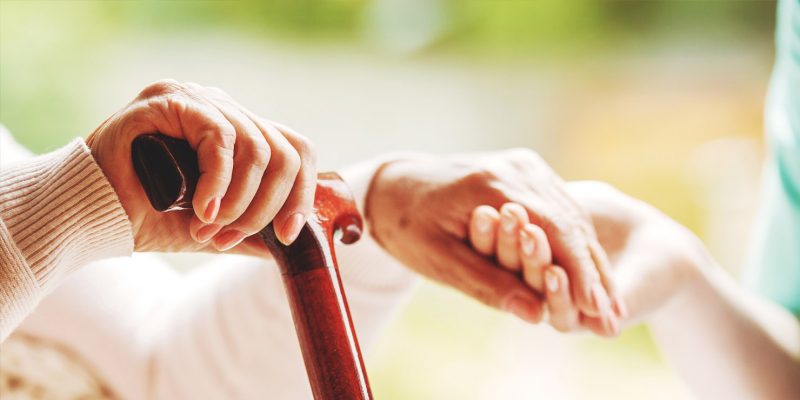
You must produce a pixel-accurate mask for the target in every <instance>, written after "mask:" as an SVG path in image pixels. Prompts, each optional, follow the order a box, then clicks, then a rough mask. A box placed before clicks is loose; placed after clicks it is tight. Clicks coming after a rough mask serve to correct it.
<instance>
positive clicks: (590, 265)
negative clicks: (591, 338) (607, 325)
mask: <svg viewBox="0 0 800 400" xmlns="http://www.w3.org/2000/svg"><path fill="white" fill-rule="evenodd" d="M532 217H534V223H536V225H539V226H541V227H542V228H543V229H544V231H545V233H546V234H547V238H548V239H549V241H550V246H551V248H552V251H553V256H554V259H555V261H556V262H558V263H559V264H560V265H562V266H563V268H564V269H565V270H566V271H567V275H568V276H569V279H570V283H571V288H572V294H573V299H574V301H575V304H577V305H578V308H579V309H580V310H581V311H582V312H583V313H585V314H587V315H591V316H598V315H599V313H600V310H599V308H598V307H597V304H596V303H595V301H594V297H593V295H592V290H593V288H594V286H595V284H598V285H600V284H601V283H600V274H599V273H598V270H597V267H596V265H595V263H594V260H593V258H592V255H591V253H590V252H589V243H588V240H587V237H586V233H585V232H584V230H582V229H580V228H579V226H580V225H581V222H580V221H573V220H571V219H567V218H565V217H563V216H560V215H555V214H550V213H536V212H534V213H533V214H532ZM602 295H604V296H606V297H607V295H606V294H605V293H603V294H602Z"/></svg>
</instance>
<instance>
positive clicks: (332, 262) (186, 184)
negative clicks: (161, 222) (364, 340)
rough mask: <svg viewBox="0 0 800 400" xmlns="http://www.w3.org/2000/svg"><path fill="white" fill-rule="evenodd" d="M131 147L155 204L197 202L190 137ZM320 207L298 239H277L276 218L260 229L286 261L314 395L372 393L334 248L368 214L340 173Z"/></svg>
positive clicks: (324, 190)
mask: <svg viewBox="0 0 800 400" xmlns="http://www.w3.org/2000/svg"><path fill="white" fill-rule="evenodd" d="M131 152H132V157H133V166H134V169H135V170H136V174H137V175H138V177H139V180H140V181H141V183H142V186H143V187H144V190H145V192H146V193H147V197H148V199H149V200H150V203H151V204H152V205H153V208H155V209H156V210H157V211H172V210H185V209H190V208H191V207H192V195H193V194H194V187H195V184H196V183H197V178H198V176H199V172H198V168H197V156H196V154H195V153H194V151H193V150H192V149H191V148H190V147H189V145H188V143H187V142H185V141H182V140H178V139H174V138H171V137H168V136H165V135H161V134H150V135H142V136H139V137H137V138H136V139H135V140H134V141H133V143H132V149H131ZM314 206H315V217H314V218H310V219H309V221H308V222H307V223H306V224H305V226H303V229H302V230H301V232H300V235H299V236H298V237H297V239H296V240H295V241H294V243H292V244H291V245H289V246H285V245H283V244H282V243H281V242H279V241H278V240H277V238H276V237H275V230H274V229H273V226H272V224H271V223H270V224H269V225H267V226H266V227H265V228H264V229H263V230H261V232H259V233H258V235H259V236H260V238H261V239H262V240H263V241H264V243H265V244H266V246H267V247H268V248H269V250H270V252H271V253H272V255H273V256H274V257H275V260H276V261H277V262H278V265H279V266H280V270H281V275H282V276H283V283H284V287H285V289H286V296H287V297H288V300H289V306H290V308H291V310H292V318H293V320H294V326H295V330H296V332H297V338H298V340H299V342H300V349H301V351H302V353H303V360H304V362H305V366H306V372H307V373H308V380H309V383H310V384H311V391H312V392H313V394H314V398H315V399H317V400H343V399H372V393H371V392H370V388H369V382H368V381H367V374H366V370H365V368H364V362H363V360H362V358H361V351H360V350H359V347H358V340H357V338H356V333H355V329H354V328H353V321H352V319H351V318H350V310H349V309H348V307H347V299H346V298H345V292H344V287H343V286H342V282H341V279H340V277H339V269H338V266H337V264H336V254H335V253H334V247H333V243H334V236H335V235H336V236H337V237H340V240H341V241H342V242H343V243H345V244H350V243H353V242H355V241H357V240H358V239H359V238H360V237H361V230H362V220H361V215H359V213H358V210H357V209H356V206H355V202H354V201H353V197H352V194H351V193H350V191H349V188H348V187H347V185H346V184H345V183H344V181H342V179H341V178H340V177H339V176H338V175H337V174H335V173H323V174H320V175H319V176H318V181H317V190H316V194H315V197H314Z"/></svg>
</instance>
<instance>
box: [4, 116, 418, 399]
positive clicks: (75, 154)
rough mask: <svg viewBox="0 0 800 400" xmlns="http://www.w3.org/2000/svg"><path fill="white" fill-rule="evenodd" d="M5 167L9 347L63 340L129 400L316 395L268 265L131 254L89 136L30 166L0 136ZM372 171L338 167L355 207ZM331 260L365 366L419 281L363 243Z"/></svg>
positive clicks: (125, 229)
mask: <svg viewBox="0 0 800 400" xmlns="http://www.w3.org/2000/svg"><path fill="white" fill-rule="evenodd" d="M12 159H17V162H16V163H14V164H12V165H8V164H7V163H8V162H9V161H10V160H12ZM20 159H21V160H20ZM0 165H2V166H0V335H2V338H6V337H7V336H8V335H9V334H10V333H11V332H15V333H19V334H25V335H27V336H30V337H35V338H41V339H44V340H48V341H52V342H55V343H57V344H59V345H61V346H63V347H64V348H66V349H69V350H70V351H72V352H74V353H75V354H77V355H79V356H80V357H81V358H83V360H84V361H85V363H86V364H88V366H89V367H90V368H91V370H92V371H94V374H95V375H96V376H97V378H98V379H99V380H101V381H102V382H105V383H106V384H107V385H108V386H109V387H110V388H111V389H112V390H113V391H114V392H115V393H116V394H117V395H118V396H120V397H122V398H127V399H150V398H152V399H251V398H254V399H255V398H258V399H262V398H274V399H305V398H310V390H309V388H308V383H307V379H306V376H305V371H304V368H303V364H302V359H301V357H300V354H299V348H298V345H297V339H296V337H295V334H294V329H293V326H292V322H291V315H290V313H289V309H288V306H287V304H286V300H285V298H284V292H283V289H282V283H281V280H280V276H279V274H278V273H277V268H276V267H275V265H273V262H272V261H264V260H260V259H255V258H249V257H241V256H227V255H220V256H214V257H207V261H206V264H207V265H204V266H199V267H197V268H194V269H192V271H191V272H189V273H179V272H176V271H175V270H174V269H173V268H171V267H170V266H169V265H168V264H167V263H166V262H165V261H164V259H162V258H161V257H159V256H157V255H149V254H135V255H133V256H130V255H131V252H132V249H133V240H132V237H131V233H130V226H129V222H128V220H127V217H126V215H125V213H124V210H123V209H122V207H121V206H120V204H119V202H118V200H117V198H116V195H115V193H114V191H113V189H112V188H111V186H110V185H109V183H108V182H107V181H106V179H105V177H104V176H103V174H102V171H100V169H99V168H98V166H97V165H96V164H95V163H94V161H93V159H92V157H91V154H90V153H89V150H88V149H87V147H86V145H85V144H84V143H83V141H82V140H75V141H73V142H72V143H70V144H69V145H67V146H66V147H64V148H62V149H60V150H58V151H55V152H53V153H49V154H47V155H44V156H40V157H37V158H30V159H26V157H25V151H24V150H22V149H21V148H20V147H19V146H17V145H16V144H15V143H14V142H13V140H12V139H11V138H10V136H9V135H8V134H7V133H4V132H0ZM375 165H376V163H375V162H367V163H363V164H361V165H356V166H354V167H350V168H346V169H344V170H343V171H340V173H341V174H342V176H343V177H344V178H345V180H346V181H347V182H348V183H349V184H350V186H351V188H352V189H353V190H354V192H355V194H356V196H357V199H358V200H359V206H362V204H361V201H360V200H362V199H363V196H364V194H365V191H366V187H367V184H368V181H369V179H370V177H371V176H372V173H373V171H374V167H375ZM337 254H338V258H339V264H340V267H341V274H342V278H343V280H344V285H345V288H346V289H347V294H348V300H349V304H350V308H351V311H352V314H353V319H354V323H355V325H356V330H357V331H358V334H359V339H360V341H361V344H362V350H363V351H364V352H365V357H366V358H367V364H369V348H370V344H371V343H372V342H373V341H374V339H375V338H376V337H377V335H378V334H379V333H380V329H381V328H382V327H383V326H385V324H386V322H388V320H389V318H390V317H391V315H392V314H393V311H395V310H396V309H397V308H398V306H399V305H400V304H402V301H403V299H404V298H406V297H407V294H408V293H409V291H410V289H411V287H412V286H413V282H414V277H413V275H412V274H411V273H410V272H409V271H408V270H406V269H405V268H403V267H402V266H400V265H399V264H398V263H397V262H395V261H394V260H393V259H392V258H391V257H390V256H389V255H387V254H386V253H385V252H383V251H382V249H380V248H379V247H378V246H377V245H376V244H375V243H374V241H372V240H371V239H370V237H369V236H368V235H365V238H363V239H362V240H361V241H360V242H359V243H357V244H355V245H352V246H341V247H337ZM116 256H121V257H122V258H111V257H116ZM37 304H38V307H37ZM23 319H24V321H23ZM0 368H2V366H0Z"/></svg>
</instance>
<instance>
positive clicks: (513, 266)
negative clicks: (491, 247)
mask: <svg viewBox="0 0 800 400" xmlns="http://www.w3.org/2000/svg"><path fill="white" fill-rule="evenodd" d="M527 223H528V212H527V211H525V208H524V207H522V206H521V205H519V204H517V203H506V204H503V206H502V207H500V231H499V232H498V233H497V249H496V255H497V262H498V263H499V264H500V265H502V266H503V267H505V268H507V269H509V270H512V271H519V270H520V268H521V265H522V263H521V258H520V254H519V253H520V252H519V249H520V240H519V239H520V235H519V229H520V227H521V226H522V225H524V224H527Z"/></svg>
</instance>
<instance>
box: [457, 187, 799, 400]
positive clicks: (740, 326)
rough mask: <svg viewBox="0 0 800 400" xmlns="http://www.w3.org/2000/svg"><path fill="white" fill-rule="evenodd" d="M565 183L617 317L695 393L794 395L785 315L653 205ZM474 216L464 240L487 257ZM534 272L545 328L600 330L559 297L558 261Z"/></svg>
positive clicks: (794, 346)
mask: <svg viewBox="0 0 800 400" xmlns="http://www.w3.org/2000/svg"><path fill="white" fill-rule="evenodd" d="M567 189H568V191H569V193H570V194H571V195H572V196H573V198H575V199H576V200H577V201H578V202H580V203H581V204H583V205H584V207H585V209H586V211H587V212H588V213H589V215H591V218H592V222H593V224H594V225H595V228H596V230H597V233H598V238H599V240H600V243H601V245H602V246H603V247H604V248H605V249H606V250H607V251H608V254H609V256H610V258H611V261H612V266H613V268H614V272H615V276H616V277H617V278H619V286H618V287H619V290H620V293H621V295H622V296H623V298H624V300H625V304H626V305H627V306H628V308H629V309H628V311H629V312H628V315H627V318H626V319H624V320H623V323H624V324H632V323H635V322H637V321H645V322H647V323H648V324H649V327H650V329H651V331H652V333H653V335H654V338H655V339H656V342H657V343H658V345H659V347H660V348H661V350H662V353H663V354H664V355H665V356H666V357H667V358H668V359H669V360H670V362H671V365H673V366H674V367H675V368H676V370H677V371H678V372H679V373H680V374H681V375H682V376H683V377H684V379H685V380H686V381H687V382H688V383H689V385H690V386H691V387H692V389H693V390H694V391H695V393H696V394H697V395H699V397H700V398H708V399H718V398H726V399H793V398H796V395H797V393H800V323H799V322H798V319H797V318H796V317H795V316H794V315H792V314H791V313H789V312H788V311H787V310H786V309H784V308H782V307H780V306H778V305H776V304H774V303H772V302H770V301H768V300H766V299H763V298H760V297H758V296H756V295H754V294H752V293H750V292H748V291H747V290H745V289H744V288H742V287H741V286H739V285H738V284H737V283H736V282H735V281H734V280H733V279H731V277H730V276H729V275H728V274H727V273H725V272H724V271H723V270H722V269H721V268H720V267H719V266H718V265H717V264H716V263H715V262H714V260H713V259H712V258H711V257H710V255H709V254H708V253H707V251H706V250H705V248H704V247H703V245H702V243H701V242H700V240H699V239H698V238H697V237H696V236H694V235H693V234H692V233H691V232H689V231H688V230H687V229H686V228H684V227H683V226H681V225H679V224H677V223H676V222H674V221H672V220H671V219H669V218H668V217H667V216H665V215H664V214H662V213H660V212H659V211H658V210H656V209H655V208H653V207H651V206H649V205H647V204H645V203H643V202H641V201H638V200H636V199H633V198H631V197H628V196H626V195H624V194H622V193H621V192H619V191H617V190H615V189H613V188H612V187H610V186H608V185H605V184H601V183H596V182H576V183H570V184H568V185H567ZM481 213H487V214H488V213H490V212H488V211H487V210H485V207H482V208H478V209H476V210H475V212H474V213H473V217H472V219H471V221H470V226H471V228H470V229H471V231H473V232H475V234H474V235H473V236H472V237H471V242H472V243H473V246H475V249H476V251H480V252H482V253H484V254H487V253H486V252H485V251H483V250H479V248H481V246H484V245H485V243H486V242H487V241H488V237H489V236H491V235H492V233H487V232H485V231H478V230H477V229H476V228H477V226H478V225H480V222H479V221H478V218H480V216H479V215H480V214H481ZM498 232H499V229H496V230H495V233H494V234H495V235H497V234H499V233H498ZM518 233H519V232H518ZM478 236H481V237H478ZM537 245H539V246H540V247H544V246H546V243H544V242H537ZM483 249H484V250H485V249H486V248H485V247H484V248H483ZM499 250H500V249H496V251H499ZM518 252H519V253H521V248H520V249H518ZM488 255H493V254H488ZM496 268H502V266H501V265H497V266H496ZM543 274H544V277H543V280H544V281H545V282H547V281H548V275H549V274H552V277H551V279H555V282H556V283H557V285H556V287H557V289H556V290H555V291H552V290H550V288H549V286H550V285H549V284H547V283H546V284H545V286H546V287H547V289H546V296H547V304H548V308H549V311H550V320H549V322H550V324H551V325H553V326H554V327H555V328H556V329H558V330H560V331H564V332H568V331H581V330H591V331H593V332H595V333H598V334H601V335H606V334H607V331H605V330H604V327H603V326H602V325H599V324H597V322H598V321H597V320H596V319H593V318H587V317H586V316H584V315H582V314H581V313H580V312H579V310H578V308H577V307H576V305H575V304H574V302H573V301H572V299H571V298H570V296H567V295H566V294H567V293H568V292H567V291H564V290H563V288H564V287H565V285H569V284H570V281H569V278H568V276H567V275H566V274H564V270H563V269H562V268H560V267H558V266H547V267H545V268H544V272H543ZM698 354H707V355H709V356H701V357H698Z"/></svg>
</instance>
